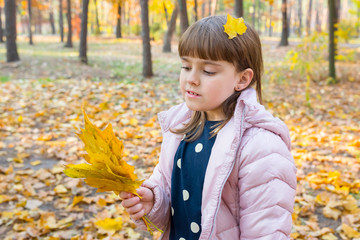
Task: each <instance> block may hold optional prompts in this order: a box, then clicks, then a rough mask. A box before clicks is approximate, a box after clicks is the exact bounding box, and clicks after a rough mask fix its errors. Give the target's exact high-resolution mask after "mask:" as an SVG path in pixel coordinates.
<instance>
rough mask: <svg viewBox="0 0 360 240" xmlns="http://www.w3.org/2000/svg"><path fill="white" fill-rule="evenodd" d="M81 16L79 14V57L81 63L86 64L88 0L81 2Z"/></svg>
mask: <svg viewBox="0 0 360 240" xmlns="http://www.w3.org/2000/svg"><path fill="white" fill-rule="evenodd" d="M82 5H83V6H82V14H81V34H80V46H79V57H80V61H81V62H83V63H86V64H87V63H88V59H87V54H86V51H87V24H88V12H89V0H83V1H82Z"/></svg>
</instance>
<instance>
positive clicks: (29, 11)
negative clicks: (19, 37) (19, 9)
mask: <svg viewBox="0 0 360 240" xmlns="http://www.w3.org/2000/svg"><path fill="white" fill-rule="evenodd" d="M27 4H28V21H29V22H28V29H29V44H30V45H33V44H34V43H33V38H32V30H31V23H32V13H31V0H28V2H27Z"/></svg>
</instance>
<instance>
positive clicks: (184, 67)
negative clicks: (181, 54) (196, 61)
mask: <svg viewBox="0 0 360 240" xmlns="http://www.w3.org/2000/svg"><path fill="white" fill-rule="evenodd" d="M181 68H182V69H184V70H185V71H189V70H190V68H189V67H186V66H182V67H181Z"/></svg>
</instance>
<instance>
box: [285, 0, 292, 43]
mask: <svg viewBox="0 0 360 240" xmlns="http://www.w3.org/2000/svg"><path fill="white" fill-rule="evenodd" d="M291 3H292V1H290V2H289V5H288V6H289V8H288V9H287V10H286V12H287V29H288V32H287V36H288V38H289V37H290V32H291V12H292V6H293V5H292V4H291Z"/></svg>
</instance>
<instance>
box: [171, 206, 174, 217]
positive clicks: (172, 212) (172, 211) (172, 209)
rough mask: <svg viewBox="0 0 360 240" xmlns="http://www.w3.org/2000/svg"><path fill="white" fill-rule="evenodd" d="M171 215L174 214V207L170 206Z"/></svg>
mask: <svg viewBox="0 0 360 240" xmlns="http://www.w3.org/2000/svg"><path fill="white" fill-rule="evenodd" d="M171 215H173V216H174V208H173V207H171Z"/></svg>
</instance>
